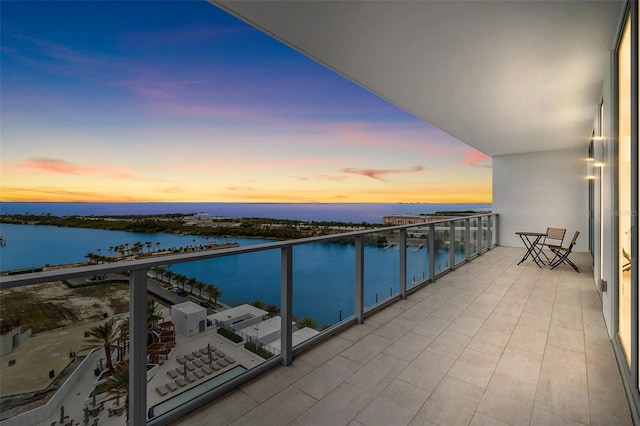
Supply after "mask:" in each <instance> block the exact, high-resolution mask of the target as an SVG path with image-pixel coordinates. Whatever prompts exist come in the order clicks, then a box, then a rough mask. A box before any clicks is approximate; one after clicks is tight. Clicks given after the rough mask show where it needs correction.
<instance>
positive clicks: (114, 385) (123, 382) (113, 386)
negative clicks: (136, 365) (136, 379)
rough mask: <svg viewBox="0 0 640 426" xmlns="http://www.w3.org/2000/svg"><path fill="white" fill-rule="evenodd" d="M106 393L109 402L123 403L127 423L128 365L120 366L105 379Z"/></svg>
mask: <svg viewBox="0 0 640 426" xmlns="http://www.w3.org/2000/svg"><path fill="white" fill-rule="evenodd" d="M106 387H107V393H108V394H109V400H113V399H117V400H118V401H120V400H121V399H122V400H123V401H124V413H125V419H126V420H127V424H128V422H129V364H128V363H125V364H121V365H120V366H119V367H118V369H117V370H115V371H114V372H113V374H111V376H109V377H108V378H107V381H106Z"/></svg>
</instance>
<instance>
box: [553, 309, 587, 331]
mask: <svg viewBox="0 0 640 426" xmlns="http://www.w3.org/2000/svg"><path fill="white" fill-rule="evenodd" d="M582 318H583V315H581V314H576V313H575V312H563V311H559V310H555V311H554V312H553V315H552V316H551V326H555V327H563V328H568V329H570V330H575V331H580V332H581V331H583V330H584V327H583V322H582Z"/></svg>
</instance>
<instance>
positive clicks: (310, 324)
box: [296, 317, 318, 330]
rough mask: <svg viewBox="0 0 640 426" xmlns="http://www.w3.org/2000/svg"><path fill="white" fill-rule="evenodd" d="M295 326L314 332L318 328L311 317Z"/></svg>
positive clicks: (303, 319)
mask: <svg viewBox="0 0 640 426" xmlns="http://www.w3.org/2000/svg"><path fill="white" fill-rule="evenodd" d="M296 325H297V326H298V329H300V328H305V327H309V328H313V329H314V330H315V329H316V328H318V322H317V321H316V320H314V319H313V318H311V317H304V318H302V319H301V320H300V321H298V323H297V324H296Z"/></svg>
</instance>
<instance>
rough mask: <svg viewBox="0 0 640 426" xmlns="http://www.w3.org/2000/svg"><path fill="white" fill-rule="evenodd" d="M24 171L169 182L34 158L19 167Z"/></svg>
mask: <svg viewBox="0 0 640 426" xmlns="http://www.w3.org/2000/svg"><path fill="white" fill-rule="evenodd" d="M17 166H18V167H19V168H23V169H36V170H42V171H45V172H51V173H60V174H65V175H79V176H100V175H104V176H109V177H112V178H116V179H123V180H135V181H148V182H167V181H166V180H165V179H157V178H146V177H142V176H138V175H135V174H132V173H129V172H127V171H124V170H117V169H113V168H106V167H88V166H84V165H79V164H76V163H72V162H70V161H66V160H60V159H57V158H32V159H30V160H28V161H27V162H25V163H23V164H18V165H17Z"/></svg>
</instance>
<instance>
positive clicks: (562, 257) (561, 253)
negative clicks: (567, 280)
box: [549, 231, 580, 272]
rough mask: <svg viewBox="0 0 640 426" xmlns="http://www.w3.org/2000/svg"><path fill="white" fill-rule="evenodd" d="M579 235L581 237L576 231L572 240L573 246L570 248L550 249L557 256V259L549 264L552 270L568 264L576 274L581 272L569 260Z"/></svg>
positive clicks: (555, 247)
mask: <svg viewBox="0 0 640 426" xmlns="http://www.w3.org/2000/svg"><path fill="white" fill-rule="evenodd" d="M578 235H580V231H576V233H575V234H573V239H572V240H571V244H569V247H562V246H549V249H550V250H551V251H552V252H553V253H554V254H555V257H554V258H553V260H552V261H551V263H550V264H549V265H550V266H551V269H555V268H556V267H557V266H558V265H560V264H562V263H566V264H567V265H569V266H571V267H572V268H573V269H575V271H576V272H580V271H579V270H578V267H577V266H576V265H575V264H574V263H573V262H572V261H571V260H570V259H569V255H570V254H571V250H573V246H575V245H576V240H577V239H578Z"/></svg>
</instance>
